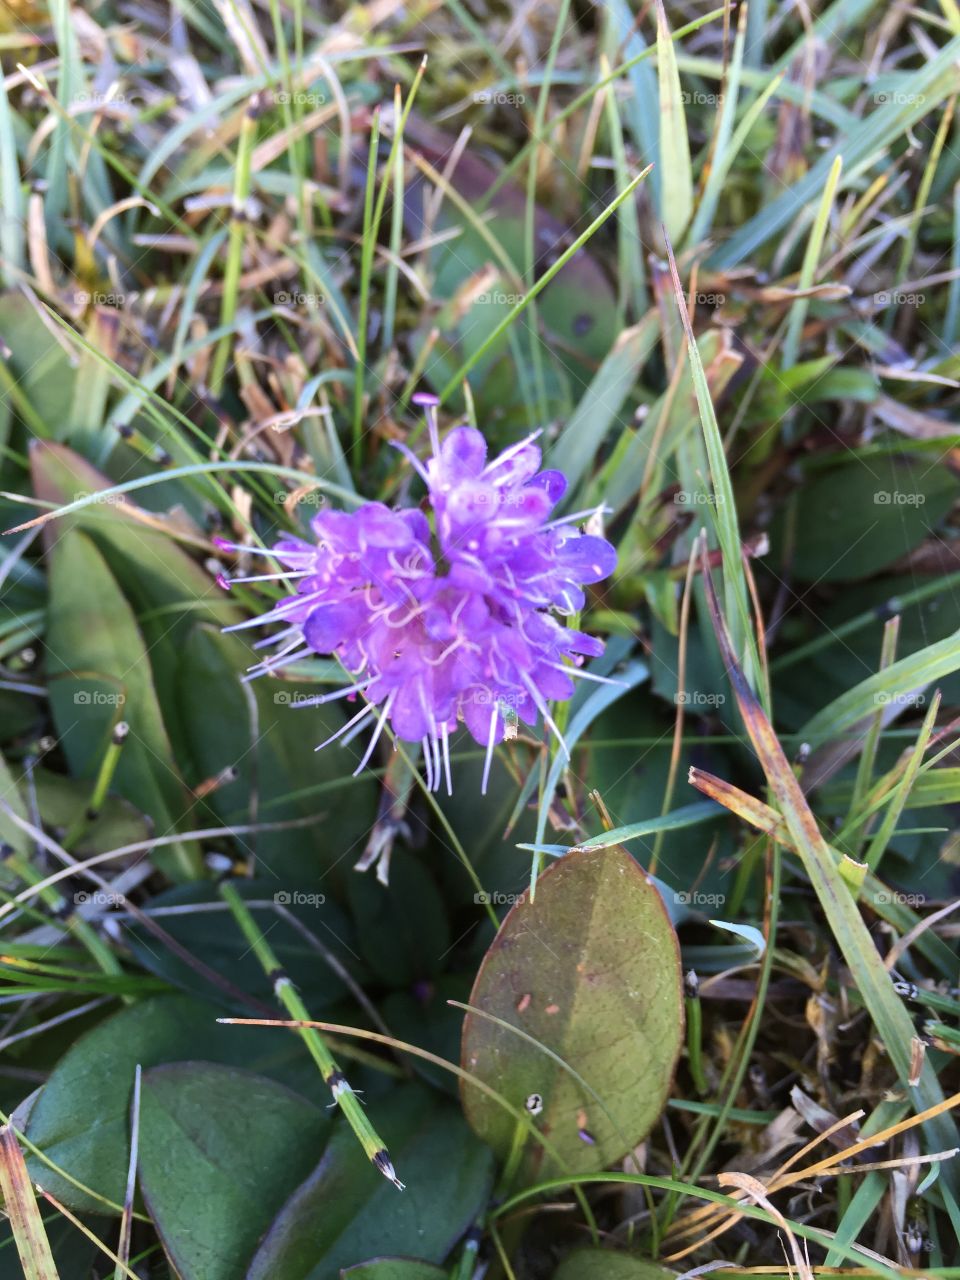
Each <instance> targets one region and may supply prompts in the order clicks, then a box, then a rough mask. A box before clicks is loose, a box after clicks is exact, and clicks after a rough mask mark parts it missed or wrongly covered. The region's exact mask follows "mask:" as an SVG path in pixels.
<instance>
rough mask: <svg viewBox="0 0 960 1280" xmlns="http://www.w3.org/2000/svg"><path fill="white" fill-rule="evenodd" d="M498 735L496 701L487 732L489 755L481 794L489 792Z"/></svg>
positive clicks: (485, 765) (485, 762)
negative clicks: (494, 749)
mask: <svg viewBox="0 0 960 1280" xmlns="http://www.w3.org/2000/svg"><path fill="white" fill-rule="evenodd" d="M496 736H497V705H496V703H494V706H493V713H492V714H491V716H490V731H489V733H488V734H487V757H486V759H485V760H484V762H483V778H482V780H481V782H480V794H481V795H482V796H485V795H486V794H487V782H488V781H489V778H490V765H491V764H492V763H493V748H494V747H495V746H496Z"/></svg>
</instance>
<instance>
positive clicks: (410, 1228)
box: [247, 1085, 493, 1280]
mask: <svg viewBox="0 0 960 1280" xmlns="http://www.w3.org/2000/svg"><path fill="white" fill-rule="evenodd" d="M378 1104H379V1105H378V1110H377V1121H378V1128H379V1129H380V1132H381V1133H382V1135H383V1138H384V1141H385V1142H386V1144H387V1146H388V1148H389V1151H390V1155H391V1157H392V1159H393V1163H394V1165H395V1166H396V1168H397V1170H398V1172H399V1173H400V1175H401V1177H402V1178H403V1180H404V1182H405V1183H406V1188H407V1189H406V1190H405V1191H404V1192H403V1193H402V1194H398V1192H397V1190H396V1188H395V1187H392V1186H391V1185H390V1184H389V1183H388V1182H387V1181H386V1180H385V1179H384V1178H383V1177H381V1175H380V1174H379V1173H378V1172H377V1170H376V1169H374V1168H373V1166H372V1165H371V1164H370V1163H369V1161H367V1160H365V1159H364V1157H363V1155H362V1153H361V1152H360V1151H359V1150H358V1149H357V1145H356V1142H355V1141H354V1140H353V1137H352V1135H351V1134H350V1133H348V1132H346V1131H345V1130H344V1129H343V1128H340V1129H338V1130H337V1131H336V1132H335V1133H334V1135H333V1137H332V1138H331V1140H330V1143H329V1145H328V1146H327V1149H326V1151H325V1152H324V1155H323V1159H322V1160H321V1162H320V1165H319V1166H318V1168H317V1169H316V1171H315V1172H314V1173H313V1174H312V1175H311V1176H310V1178H309V1179H308V1180H307V1181H306V1182H305V1183H304V1184H303V1186H302V1187H300V1189H299V1190H298V1191H297V1192H296V1193H295V1194H294V1195H293V1196H292V1197H291V1199H290V1200H289V1201H288V1202H287V1204H286V1205H285V1206H284V1208H283V1210H282V1211H281V1213H280V1214H279V1216H278V1217H277V1219H276V1221H275V1222H274V1224H273V1226H272V1227H271V1228H270V1230H269V1231H268V1232H267V1234H266V1236H265V1237H264V1240H263V1243H262V1244H261V1246H260V1249H259V1250H258V1251H257V1254H256V1256H255V1258H254V1260H253V1262H252V1264H251V1266H250V1270H249V1272H248V1275H247V1280H331V1277H334V1276H336V1275H337V1274H338V1271H339V1268H341V1267H349V1266H352V1265H353V1264H355V1263H358V1262H362V1261H364V1260H366V1259H369V1257H370V1255H371V1253H373V1254H383V1255H390V1254H398V1255H401V1256H404V1257H416V1258H420V1259H423V1260H424V1261H426V1262H433V1263H437V1262H442V1261H443V1259H444V1258H445V1257H446V1256H447V1254H448V1253H449V1252H450V1250H451V1248H452V1247H453V1245H454V1244H455V1243H456V1241H457V1240H458V1239H459V1238H460V1236H461V1235H462V1234H463V1232H464V1231H466V1229H467V1228H468V1227H469V1226H470V1225H471V1223H472V1222H473V1220H474V1218H475V1217H476V1214H477V1213H478V1211H479V1209H480V1206H481V1204H482V1203H483V1201H484V1199H485V1197H486V1195H487V1192H488V1190H489V1187H490V1181H491V1177H492V1171H493V1161H492V1158H491V1155H490V1152H489V1151H488V1150H487V1149H486V1148H485V1147H483V1146H482V1145H481V1144H480V1143H479V1142H477V1140H476V1139H475V1138H474V1137H473V1136H472V1134H471V1133H470V1131H469V1129H468V1128H467V1126H466V1124H465V1123H464V1120H463V1118H462V1116H461V1115H460V1112H459V1110H458V1108H456V1107H454V1106H452V1105H451V1104H450V1103H449V1102H447V1101H446V1100H444V1099H441V1098H440V1097H438V1095H437V1094H434V1093H430V1092H429V1091H427V1090H426V1089H423V1088H421V1087H420V1086H417V1085H405V1086H403V1088H401V1089H396V1090H394V1091H393V1092H391V1093H390V1094H389V1095H384V1096H381V1097H380V1098H378Z"/></svg>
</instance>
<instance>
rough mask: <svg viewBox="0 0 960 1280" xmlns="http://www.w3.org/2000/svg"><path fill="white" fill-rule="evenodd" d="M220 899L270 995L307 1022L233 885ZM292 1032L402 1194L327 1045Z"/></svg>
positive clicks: (313, 1035)
mask: <svg viewBox="0 0 960 1280" xmlns="http://www.w3.org/2000/svg"><path fill="white" fill-rule="evenodd" d="M220 896H221V898H222V899H223V901H224V902H225V903H226V904H227V906H228V907H229V908H230V912H231V914H232V916H233V918H234V920H235V921H236V923H237V927H238V928H239V930H240V932H241V933H242V934H243V936H244V937H245V938H246V940H247V942H249V944H250V949H251V950H252V951H253V953H254V955H255V956H256V957H257V960H258V961H259V962H260V964H261V966H262V967H263V971H264V973H265V974H266V975H267V977H268V978H269V979H270V981H271V982H272V983H273V993H274V995H275V996H276V998H277V1003H278V1004H280V1005H282V1006H283V1008H284V1010H285V1011H286V1012H287V1014H288V1015H289V1016H290V1019H291V1020H292V1021H294V1022H300V1023H306V1022H310V1021H311V1018H310V1013H309V1011H308V1010H307V1007H306V1005H305V1004H304V1003H303V1001H302V1000H301V999H300V996H299V994H298V992H297V989H296V987H295V986H294V985H293V982H292V981H291V979H290V977H289V975H288V974H287V973H286V972H285V971H284V969H283V968H282V967H281V965H280V962H279V961H278V960H277V957H276V955H275V954H274V952H273V949H272V948H271V946H270V944H269V943H268V942H267V940H266V938H265V937H264V936H263V934H262V933H261V932H260V930H259V928H258V926H257V922H256V920H254V918H253V916H252V914H251V912H250V909H249V907H248V906H247V904H246V903H245V902H244V900H243V898H241V896H240V894H239V893H238V892H237V888H236V885H234V884H231V883H230V882H229V881H224V883H223V884H221V885H220ZM296 1031H297V1034H298V1035H299V1036H300V1039H301V1040H302V1041H303V1043H304V1044H305V1045H306V1047H307V1050H308V1052H309V1054H310V1056H311V1057H312V1058H313V1060H314V1062H315V1063H316V1064H317V1066H318V1067H319V1069H320V1075H321V1076H322V1077H323V1082H324V1084H325V1085H326V1086H327V1088H328V1089H329V1090H330V1096H331V1097H332V1098H333V1101H334V1102H335V1103H336V1105H337V1106H338V1107H339V1108H340V1110H341V1111H342V1112H343V1114H344V1116H345V1117H346V1120H347V1124H349V1126H350V1128H351V1129H352V1130H353V1132H354V1134H355V1135H356V1138H357V1141H358V1142H359V1143H360V1145H361V1147H363V1150H364V1152H365V1153H366V1156H367V1159H368V1160H369V1161H370V1162H371V1163H372V1164H373V1165H374V1166H375V1168H377V1169H379V1171H380V1172H381V1173H382V1174H383V1176H384V1177H385V1178H386V1179H387V1180H388V1181H389V1182H392V1183H393V1185H394V1186H395V1187H396V1188H397V1189H398V1190H400V1191H402V1190H403V1183H402V1182H401V1181H400V1179H399V1178H398V1177H397V1174H396V1170H395V1169H394V1167H393V1161H392V1160H391V1159H390V1153H389V1152H388V1151H387V1148H386V1146H385V1145H384V1142H383V1139H382V1138H381V1137H380V1135H379V1134H378V1133H377V1131H376V1129H374V1127H373V1125H372V1124H371V1123H370V1121H369V1120H368V1119H367V1115H366V1112H365V1111H364V1109H363V1107H362V1106H361V1104H360V1099H359V1098H358V1097H357V1095H356V1093H355V1092H354V1091H353V1089H352V1088H351V1086H350V1082H349V1081H348V1080H347V1077H346V1076H345V1075H344V1074H343V1072H342V1071H341V1070H340V1068H339V1067H338V1066H337V1063H336V1061H335V1059H334V1056H333V1054H332V1053H331V1052H330V1050H329V1049H328V1048H327V1044H326V1042H325V1041H324V1039H323V1037H322V1036H321V1035H320V1032H319V1031H317V1029H316V1027H308V1026H299V1027H297V1028H296Z"/></svg>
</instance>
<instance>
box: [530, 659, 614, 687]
mask: <svg viewBox="0 0 960 1280" xmlns="http://www.w3.org/2000/svg"><path fill="white" fill-rule="evenodd" d="M547 665H548V666H551V667H553V669H554V670H555V671H562V672H563V674H564V675H565V676H576V677H577V678H578V679H580V680H594V681H596V683H597V684H618V685H619V686H620V687H621V688H622V689H625V688H626V687H627V682H626V681H625V680H611V678H610V677H609V676H597V675H594V673H593V672H592V671H581V669H580V668H579V667H568V666H567V665H566V663H563V662H551V663H548V664H547Z"/></svg>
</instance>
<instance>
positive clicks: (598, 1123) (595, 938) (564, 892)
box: [462, 848, 683, 1177]
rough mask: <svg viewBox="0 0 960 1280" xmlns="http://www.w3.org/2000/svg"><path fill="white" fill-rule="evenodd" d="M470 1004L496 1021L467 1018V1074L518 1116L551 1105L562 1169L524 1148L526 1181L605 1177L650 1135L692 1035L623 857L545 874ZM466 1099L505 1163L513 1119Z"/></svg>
mask: <svg viewBox="0 0 960 1280" xmlns="http://www.w3.org/2000/svg"><path fill="white" fill-rule="evenodd" d="M470 1003H471V1005H473V1006H474V1007H475V1008H476V1009H478V1010H482V1011H483V1012H484V1013H485V1014H489V1015H491V1016H490V1017H485V1016H481V1015H480V1014H478V1013H471V1014H468V1016H467V1018H466V1020H465V1022H464V1027H463V1066H464V1068H465V1069H466V1070H467V1071H469V1072H470V1073H471V1074H473V1075H476V1076H478V1077H479V1078H480V1079H481V1080H483V1081H484V1082H485V1083H486V1084H488V1085H490V1086H491V1087H492V1088H494V1089H496V1090H497V1091H498V1092H500V1093H502V1094H503V1096H504V1097H505V1098H506V1099H507V1100H508V1101H510V1102H512V1103H513V1104H514V1105H515V1106H517V1107H523V1106H524V1105H525V1104H526V1102H527V1100H528V1099H529V1098H530V1096H531V1095H533V1094H538V1095H539V1096H540V1098H541V1099H542V1106H543V1110H542V1112H541V1113H540V1114H539V1115H538V1117H537V1119H536V1123H537V1125H538V1126H539V1127H540V1129H541V1131H542V1132H543V1133H544V1135H545V1136H546V1137H547V1138H548V1139H549V1142H550V1144H551V1145H552V1147H553V1148H554V1150H555V1151H556V1152H557V1156H558V1160H559V1161H560V1162H561V1163H560V1164H559V1165H558V1164H556V1163H554V1162H553V1161H551V1160H550V1159H549V1158H548V1157H546V1156H545V1152H544V1150H543V1148H542V1147H541V1146H540V1145H539V1144H537V1145H534V1143H533V1142H532V1141H529V1142H528V1153H527V1165H526V1172H527V1174H528V1176H530V1177H534V1176H547V1175H548V1173H549V1174H558V1173H562V1172H576V1173H587V1172H591V1171H594V1170H597V1169H602V1168H605V1167H606V1166H607V1165H609V1164H610V1163H611V1162H612V1161H614V1160H616V1159H619V1158H620V1157H622V1156H624V1155H626V1154H627V1152H628V1151H630V1150H632V1149H633V1147H634V1146H635V1145H636V1144H637V1143H638V1142H639V1141H640V1140H641V1139H642V1138H643V1137H644V1136H645V1135H646V1134H647V1133H648V1132H649V1130H650V1128H651V1127H652V1125H653V1124H654V1122H655V1121H656V1119H657V1117H658V1116H659V1115H660V1112H661V1110H662V1109H663V1106H664V1104H665V1102H666V1099H667V1094H668V1092H669V1089H670V1084H671V1081H672V1079H673V1071H674V1066H675V1064H676V1060H677V1055H678V1053H679V1051H680V1043H681V1039H682V1035H683V1003H682V991H681V971H680V955H679V950H678V946H677V939H676V935H675V934H674V931H673V928H672V926H671V924H670V921H669V919H668V917H667V913H666V910H665V908H664V905H663V901H662V899H661V898H660V895H659V893H658V892H657V890H656V889H655V888H654V887H653V885H652V884H651V883H650V882H649V880H648V879H647V877H646V876H645V874H644V872H643V871H642V870H641V868H640V867H639V866H638V864H637V863H636V862H635V861H634V860H633V858H631V857H630V856H629V854H628V853H626V851H625V850H623V849H621V848H614V849H604V850H595V851H593V852H590V853H582V854H570V855H568V856H567V857H565V858H562V859H560V861H558V862H557V863H555V864H554V865H553V866H552V867H551V868H550V869H549V870H548V871H547V872H545V874H544V875H543V876H541V878H540V879H539V880H538V881H537V891H536V897H535V899H534V901H533V902H531V901H529V899H528V898H527V897H524V898H522V899H521V901H520V902H518V903H517V905H516V906H515V907H514V908H513V909H512V910H511V912H510V913H509V915H508V916H507V917H506V919H505V920H504V922H503V924H502V926H501V928H500V932H499V933H498V934H497V936H496V938H495V940H494V942H493V944H492V946H491V947H490V950H489V951H488V952H487V955H486V958H485V960H484V962H483V965H482V967H481V969H480V972H479V974H478V975H477V980H476V983H475V984H474V988H473V994H472V996H471V1000H470ZM491 1018H496V1019H499V1020H500V1023H499V1024H498V1023H497V1022H495V1021H492V1020H491ZM502 1024H507V1025H502ZM511 1028H516V1029H517V1030H516V1031H515V1030H512V1029H511ZM517 1031H519V1032H520V1033H521V1034H517ZM558 1059H562V1060H563V1063H566V1068H565V1067H564V1066H563V1064H562V1063H561V1062H560V1061H558ZM573 1073H576V1075H575V1074H573ZM578 1076H579V1079H578V1078H577V1077H578ZM462 1095H463V1103H464V1108H465V1111H466V1114H467V1119H468V1120H469V1122H470V1124H471V1126H472V1127H473V1129H474V1131H475V1132H476V1133H478V1134H479V1135H480V1137H482V1138H483V1139H484V1140H485V1141H486V1142H489V1143H490V1145H491V1146H492V1147H493V1149H494V1150H495V1151H496V1152H497V1153H498V1154H499V1155H500V1156H502V1157H504V1158H505V1157H506V1156H507V1155H508V1153H509V1151H510V1149H511V1147H512V1145H513V1140H514V1128H515V1123H514V1120H513V1119H512V1118H511V1117H510V1115H509V1114H508V1113H507V1112H505V1111H504V1109H503V1108H502V1107H499V1106H497V1105H496V1103H495V1102H493V1100H492V1099H490V1098H489V1097H487V1096H486V1095H485V1094H482V1093H481V1092H480V1091H479V1090H478V1089H475V1088H472V1087H471V1086H470V1085H469V1084H464V1085H463V1087H462Z"/></svg>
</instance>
